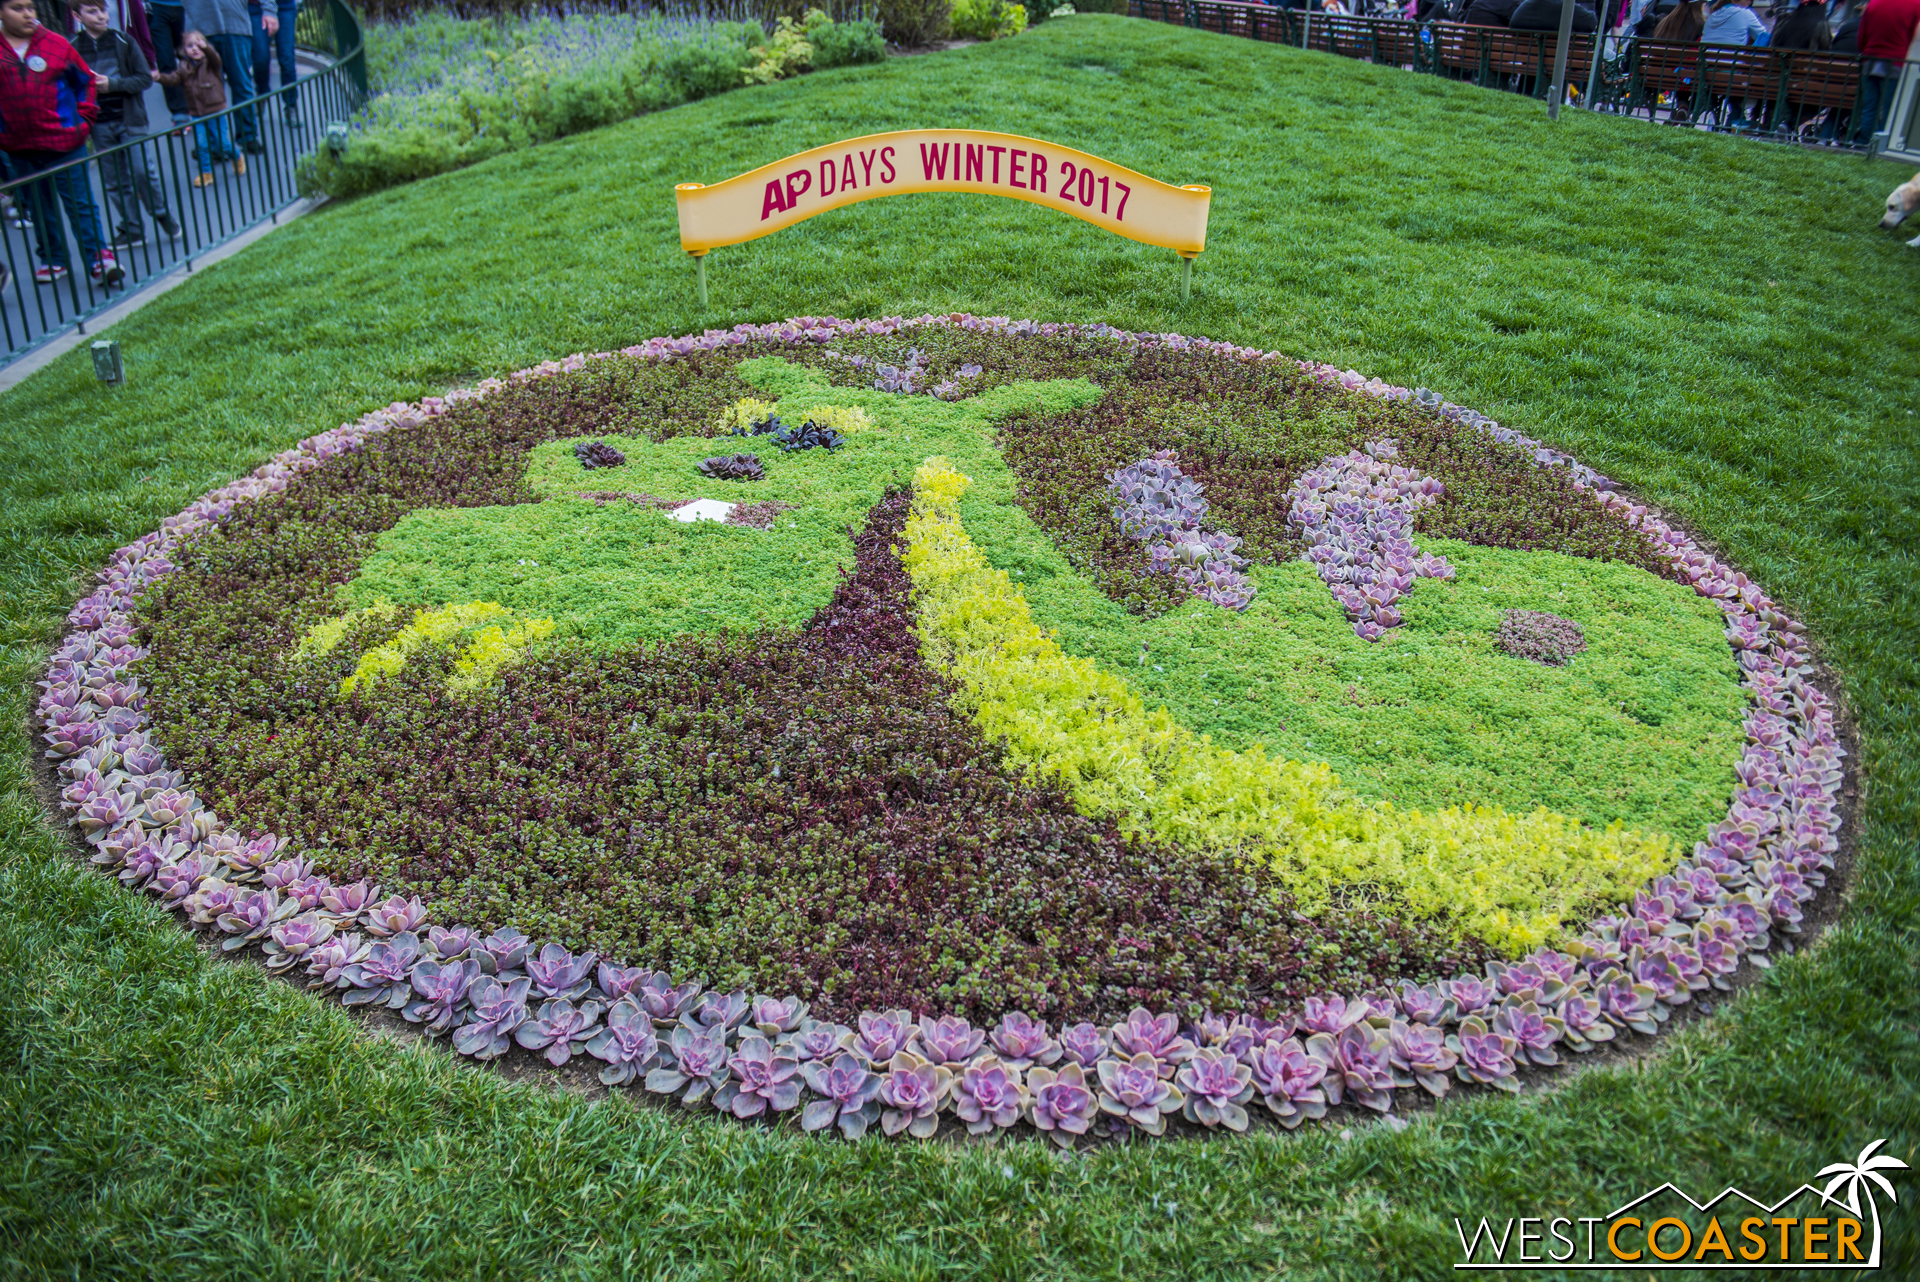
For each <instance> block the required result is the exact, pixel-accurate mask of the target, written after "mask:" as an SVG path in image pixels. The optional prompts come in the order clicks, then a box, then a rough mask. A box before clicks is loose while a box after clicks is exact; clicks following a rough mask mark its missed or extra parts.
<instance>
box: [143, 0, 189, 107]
mask: <svg viewBox="0 0 1920 1282" xmlns="http://www.w3.org/2000/svg"><path fill="white" fill-rule="evenodd" d="M147 17H148V18H149V19H151V21H149V22H148V23H147V30H148V31H149V32H150V33H151V34H152V36H153V52H154V57H155V60H156V61H157V62H159V64H160V66H159V68H158V70H160V71H172V70H173V69H174V68H175V67H177V66H179V65H180V57H179V54H178V53H177V52H176V51H177V50H178V49H179V48H180V45H181V42H182V41H184V40H185V39H186V32H187V8H186V6H185V5H179V4H150V5H148V6H147ZM162 88H164V89H165V91H166V95H167V110H168V111H171V112H172V113H173V123H174V124H176V125H183V124H185V123H186V122H187V91H186V90H185V89H183V88H181V87H180V86H179V85H164V86H162Z"/></svg>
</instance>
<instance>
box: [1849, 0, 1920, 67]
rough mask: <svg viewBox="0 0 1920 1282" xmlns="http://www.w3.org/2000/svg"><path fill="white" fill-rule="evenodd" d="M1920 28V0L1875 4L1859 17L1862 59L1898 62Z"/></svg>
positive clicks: (1884, 0)
mask: <svg viewBox="0 0 1920 1282" xmlns="http://www.w3.org/2000/svg"><path fill="white" fill-rule="evenodd" d="M1916 25H1920V0H1873V2H1872V3H1871V4H1869V5H1868V6H1867V8H1866V11H1865V12H1864V13H1862V14H1861V15H1860V56H1861V57H1863V58H1885V59H1887V60H1888V61H1890V62H1899V61H1901V60H1902V59H1904V58H1905V57H1906V56H1907V46H1908V45H1910V44H1912V43H1913V29H1914V27H1915V26H1916Z"/></svg>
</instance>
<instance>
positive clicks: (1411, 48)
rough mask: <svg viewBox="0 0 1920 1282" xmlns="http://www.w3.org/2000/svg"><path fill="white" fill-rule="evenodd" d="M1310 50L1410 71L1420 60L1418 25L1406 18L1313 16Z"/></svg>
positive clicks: (1341, 15)
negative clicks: (1311, 45)
mask: <svg viewBox="0 0 1920 1282" xmlns="http://www.w3.org/2000/svg"><path fill="white" fill-rule="evenodd" d="M1312 39H1313V47H1314V48H1316V49H1324V50H1326V51H1327V52H1328V53H1337V54H1339V55H1341V56H1342V57H1346V58H1358V59H1362V60H1364V61H1366V62H1372V63H1377V64H1379V65H1381V66H1387V67H1411V66H1413V65H1414V63H1415V62H1416V61H1418V59H1419V54H1420V24H1419V23H1417V22H1409V21H1408V20H1407V19H1405V18H1356V17H1353V16H1351V15H1349V14H1344V13H1336V14H1319V13H1316V14H1314V15H1313V33H1312Z"/></svg>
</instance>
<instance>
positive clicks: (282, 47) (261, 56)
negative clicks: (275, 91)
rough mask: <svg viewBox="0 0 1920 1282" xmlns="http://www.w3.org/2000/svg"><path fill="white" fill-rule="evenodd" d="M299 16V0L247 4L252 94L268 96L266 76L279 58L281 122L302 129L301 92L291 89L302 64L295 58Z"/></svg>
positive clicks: (249, 1) (251, 2) (248, 2)
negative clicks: (296, 106)
mask: <svg viewBox="0 0 1920 1282" xmlns="http://www.w3.org/2000/svg"><path fill="white" fill-rule="evenodd" d="M299 15H300V0H264V2H263V0H247V16H248V17H249V18H250V19H251V20H252V22H253V91H254V92H255V93H265V92H267V73H268V72H269V70H271V66H272V62H273V57H272V55H273V54H275V53H278V54H279V55H280V58H279V61H280V87H281V88H282V89H285V90H286V92H285V93H283V94H281V95H280V108H281V115H282V118H283V119H284V120H285V121H286V122H287V125H288V126H289V127H290V128H294V129H298V128H299V127H300V113H299V112H298V111H296V110H295V109H294V98H295V96H296V95H297V94H298V93H299V92H300V91H299V90H297V89H294V88H292V87H291V86H292V85H293V82H294V81H295V80H298V79H299V78H300V64H299V63H298V62H296V61H294V57H293V21H294V19H295V18H297V17H299Z"/></svg>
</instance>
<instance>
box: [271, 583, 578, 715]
mask: <svg viewBox="0 0 1920 1282" xmlns="http://www.w3.org/2000/svg"><path fill="white" fill-rule="evenodd" d="M398 613H399V612H398V611H397V610H396V609H395V608H394V606H393V605H392V603H391V602H389V601H387V600H386V599H384V598H381V599H379V600H376V601H375V602H374V603H373V604H372V605H370V606H368V607H366V608H365V609H363V610H349V611H348V612H347V613H345V614H343V615H341V616H340V617H339V618H336V619H327V620H325V621H323V622H320V623H316V624H314V625H313V627H311V628H309V629H307V633H306V635H305V636H303V637H301V638H300V642H299V644H298V645H296V646H294V649H293V654H294V657H295V658H296V659H313V658H319V657H321V656H323V655H327V654H331V653H332V652H333V651H334V650H336V649H338V648H339V646H340V642H341V641H342V640H344V639H345V638H346V635H347V631H348V629H350V628H351V627H352V626H353V625H354V624H356V623H359V622H361V621H363V620H366V619H377V620H380V621H382V622H386V623H391V622H392V621H393V620H394V618H396V617H397V615H398ZM512 615H513V611H512V610H510V609H508V608H507V607H506V606H503V605H501V604H500V603H499V602H497V601H469V602H467V603H466V604H464V605H447V606H442V607H440V608H439V609H437V610H416V611H415V612H414V615H413V620H412V622H410V623H408V624H407V625H406V626H405V627H403V628H401V629H400V630H399V631H398V632H396V633H395V634H394V635H393V639H392V640H390V641H388V642H387V643H386V644H385V645H378V646H375V647H373V648H372V649H370V650H368V651H366V652H365V653H364V654H362V655H361V656H360V661H359V662H358V663H356V664H355V665H354V668H353V671H352V672H350V673H348V674H347V675H346V677H345V678H343V679H342V680H341V682H340V693H341V694H352V693H353V692H354V691H355V690H358V689H361V688H366V689H372V688H373V687H374V686H375V685H378V684H379V683H380V681H381V680H382V679H383V678H385V677H390V676H393V675H394V674H396V673H398V672H400V671H401V670H402V669H403V668H405V667H406V666H407V663H408V662H409V661H410V660H411V659H412V658H413V657H414V656H415V655H416V654H419V653H420V652H421V651H422V650H424V649H426V648H427V647H429V646H442V645H452V644H454V643H455V642H456V641H457V640H458V639H459V638H460V637H461V636H462V635H463V634H466V633H470V632H471V633H474V635H473V637H472V639H471V640H470V641H469V642H468V643H467V645H466V646H465V647H464V648H463V649H462V650H461V652H460V655H459V657H458V658H456V659H455V660H454V664H453V675H452V676H451V677H449V678H448V679H447V689H448V690H450V691H452V692H453V693H454V694H462V695H469V694H475V693H478V692H479V691H480V690H482V689H484V688H485V687H487V686H488V685H491V684H492V683H493V681H494V680H495V679H496V678H497V677H498V676H499V675H500V669H501V668H503V667H505V666H507V665H508V664H510V663H517V662H519V661H520V660H521V659H523V658H525V657H526V654H527V651H528V650H530V649H531V648H532V647H533V646H534V645H535V644H536V643H537V642H540V641H543V640H545V639H546V638H547V637H549V636H551V635H553V620H552V619H526V620H522V621H520V622H517V623H515V624H513V625H512V626H511V627H506V628H503V627H501V626H500V623H499V621H500V620H504V619H508V618H511V617H512ZM475 629H478V631H477V632H475Z"/></svg>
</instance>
